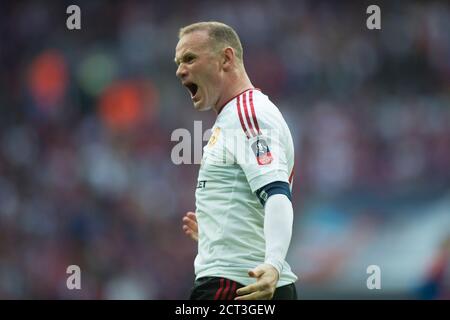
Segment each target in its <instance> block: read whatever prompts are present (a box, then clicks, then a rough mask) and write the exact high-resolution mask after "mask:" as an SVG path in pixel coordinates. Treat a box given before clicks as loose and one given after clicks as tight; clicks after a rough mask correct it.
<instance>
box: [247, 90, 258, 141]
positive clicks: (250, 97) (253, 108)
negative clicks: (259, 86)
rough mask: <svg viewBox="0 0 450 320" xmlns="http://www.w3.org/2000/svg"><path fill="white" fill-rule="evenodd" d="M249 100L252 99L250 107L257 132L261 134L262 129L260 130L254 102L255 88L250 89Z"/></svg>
mask: <svg viewBox="0 0 450 320" xmlns="http://www.w3.org/2000/svg"><path fill="white" fill-rule="evenodd" d="M249 100H250V109H251V111H252V118H253V123H254V124H255V128H256V132H257V134H258V135H259V134H261V131H260V130H259V124H258V119H257V118H256V113H255V107H254V104H253V90H250V92H249Z"/></svg>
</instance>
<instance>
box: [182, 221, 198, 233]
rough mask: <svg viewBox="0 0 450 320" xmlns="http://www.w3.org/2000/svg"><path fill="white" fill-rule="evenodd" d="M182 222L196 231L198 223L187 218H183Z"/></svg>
mask: <svg viewBox="0 0 450 320" xmlns="http://www.w3.org/2000/svg"><path fill="white" fill-rule="evenodd" d="M183 222H184V223H185V226H187V227H189V229H191V230H192V231H194V232H198V224H197V222H195V221H192V220H189V219H186V220H185V219H183Z"/></svg>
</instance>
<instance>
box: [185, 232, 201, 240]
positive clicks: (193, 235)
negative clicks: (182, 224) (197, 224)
mask: <svg viewBox="0 0 450 320" xmlns="http://www.w3.org/2000/svg"><path fill="white" fill-rule="evenodd" d="M184 232H185V233H186V234H187V235H188V236H189V237H190V238H191V239H192V240H195V241H197V240H198V234H197V233H195V232H192V230H189V229H185V230H184Z"/></svg>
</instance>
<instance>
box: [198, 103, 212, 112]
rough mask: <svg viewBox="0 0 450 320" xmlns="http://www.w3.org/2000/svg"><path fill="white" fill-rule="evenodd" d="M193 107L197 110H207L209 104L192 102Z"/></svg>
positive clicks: (209, 107) (209, 108)
mask: <svg viewBox="0 0 450 320" xmlns="http://www.w3.org/2000/svg"><path fill="white" fill-rule="evenodd" d="M194 108H195V110H197V111H208V110H211V106H208V105H203V104H194Z"/></svg>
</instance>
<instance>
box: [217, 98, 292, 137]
mask: <svg viewBox="0 0 450 320" xmlns="http://www.w3.org/2000/svg"><path fill="white" fill-rule="evenodd" d="M283 123H284V119H283V117H282V116H281V113H280V111H279V110H278V108H277V107H276V106H275V104H274V103H273V102H272V101H270V99H269V98H268V97H267V95H265V94H264V93H262V92H261V91H260V90H258V89H250V90H247V91H244V92H243V93H241V94H240V95H238V96H237V97H235V99H234V100H233V104H232V105H230V106H229V108H227V110H226V114H223V124H224V125H225V126H226V127H227V128H228V129H236V130H239V129H240V130H241V131H242V132H243V133H244V134H245V135H246V136H247V137H248V138H251V137H255V136H257V135H260V134H261V132H262V131H264V130H266V129H278V128H279V127H280V126H282V125H283Z"/></svg>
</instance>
